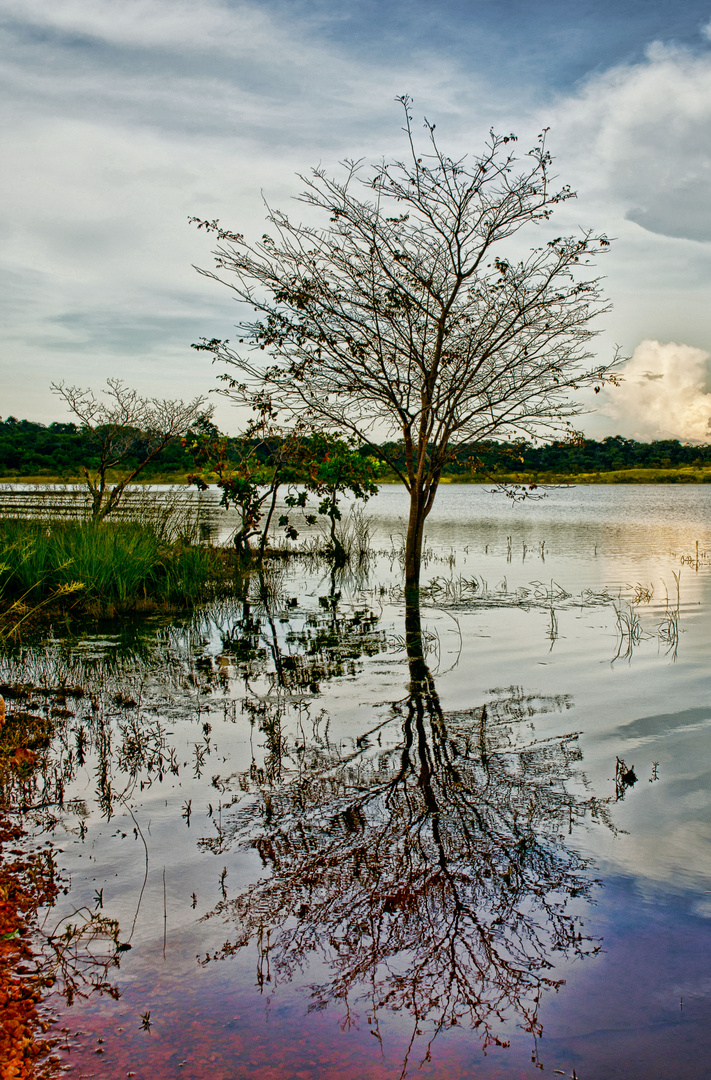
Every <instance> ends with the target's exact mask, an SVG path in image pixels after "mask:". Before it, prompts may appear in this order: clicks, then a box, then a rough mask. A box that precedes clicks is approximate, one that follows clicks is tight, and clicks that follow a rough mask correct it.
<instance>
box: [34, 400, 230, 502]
mask: <svg viewBox="0 0 711 1080" xmlns="http://www.w3.org/2000/svg"><path fill="white" fill-rule="evenodd" d="M106 385H107V389H106V390H104V391H103V393H104V397H105V400H103V401H102V400H100V399H99V398H97V397H96V396H95V395H94V391H93V390H90V389H82V388H81V387H78V386H65V385H64V383H52V384H51V388H52V391H53V393H55V394H57V395H58V396H59V397H61V398H62V400H63V401H64V402H65V404H66V405H67V407H68V408H69V409H70V411H71V412H72V413H73V414H74V416H76V417H77V418H78V419H79V420H80V421H81V423H82V426H83V430H84V431H85V432H86V433H87V434H88V435H89V436H90V438H91V443H92V445H93V448H94V450H95V452H96V455H97V460H96V463H95V464H92V465H89V464H86V465H82V472H83V473H84V477H85V479H86V485H87V487H88V489H89V491H90V493H91V499H92V502H91V516H92V518H93V519H94V520H95V521H103V520H104V518H106V517H107V516H108V515H109V514H110V513H111V512H112V511H114V510H115V509H116V507H117V506H118V505H119V503H120V501H121V498H122V496H123V493H124V491H125V490H126V487H127V485H128V484H130V483H132V482H133V481H134V480H135V479H136V478H137V477H138V476H139V475H140V474H141V473H142V472H143V470H144V469H145V467H146V465H148V464H149V462H151V461H153V459H154V458H155V457H156V456H157V455H158V454H160V452H161V450H165V448H166V446H167V445H168V443H169V442H171V440H172V439H175V438H177V437H178V436H180V435H183V434H185V432H186V431H187V430H188V429H189V428H190V425H191V424H193V423H194V422H195V421H197V420H198V418H199V417H200V416H203V417H207V418H209V416H211V415H212V410H211V409H206V408H205V403H206V399H205V398H204V397H196V398H194V399H193V400H192V401H190V402H187V403H186V402H184V401H170V400H160V399H158V398H147V397H142V396H141V395H140V394H139V393H138V392H137V391H136V390H132V389H131V388H130V387H128V386H126V385H125V384H124V383H123V382H122V380H121V379H107V380H106ZM121 468H127V472H126V474H125V476H124V477H123V478H122V479H120V480H117V481H116V483H114V484H110V483H109V482H108V472H109V469H121Z"/></svg>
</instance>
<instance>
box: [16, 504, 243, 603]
mask: <svg viewBox="0 0 711 1080" xmlns="http://www.w3.org/2000/svg"><path fill="white" fill-rule="evenodd" d="M233 579H234V559H233V558H232V556H231V553H230V552H228V551H225V550H222V549H218V548H213V547H210V546H205V545H196V544H193V543H189V542H187V540H186V539H185V538H183V539H172V540H171V539H167V538H165V536H164V535H163V536H162V535H161V530H157V529H156V528H155V527H154V526H153V524H152V523H149V524H141V523H138V522H127V521H123V522H122V521H118V522H105V523H102V524H94V523H93V522H88V521H84V522H78V521H51V520H28V519H20V518H3V519H0V603H2V605H3V606H4V608H5V611H6V612H7V611H8V609H9V608H10V607H14V608H15V613H16V614H20V615H21V614H22V612H23V611H28V610H32V609H34V608H35V607H36V606H37V605H40V604H45V603H46V601H47V600H48V599H49V598H52V597H54V599H55V600H56V602H57V603H56V605H55V606H60V607H64V608H66V609H72V610H75V611H77V612H80V613H85V614H91V615H107V616H111V615H113V614H117V613H121V612H127V611H150V610H154V609H155V608H156V607H161V606H169V607H171V608H189V607H192V606H194V605H195V604H197V603H199V602H201V601H202V600H206V599H209V598H211V597H213V596H215V595H218V594H219V593H220V592H221V591H224V589H225V588H227V587H228V586H229V585H230V584H231V583H232V582H233Z"/></svg>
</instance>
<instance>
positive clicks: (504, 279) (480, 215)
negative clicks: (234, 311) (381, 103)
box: [192, 97, 616, 589]
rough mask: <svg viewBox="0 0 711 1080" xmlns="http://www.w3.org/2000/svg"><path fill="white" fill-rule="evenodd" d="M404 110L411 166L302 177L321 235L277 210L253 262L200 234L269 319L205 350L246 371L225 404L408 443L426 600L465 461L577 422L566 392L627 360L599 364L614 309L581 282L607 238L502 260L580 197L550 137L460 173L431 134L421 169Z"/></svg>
mask: <svg viewBox="0 0 711 1080" xmlns="http://www.w3.org/2000/svg"><path fill="white" fill-rule="evenodd" d="M399 100H400V101H401V104H402V106H403V108H404V110H405V129H404V130H405V132H406V136H407V144H408V156H407V158H406V159H405V160H394V161H390V162H383V163H382V164H380V165H378V166H376V167H375V168H374V169H372V170H370V171H367V170H365V169H364V167H363V165H362V163H360V162H353V161H347V162H345V163H344V170H345V176H344V178H343V179H342V180H336V179H331V178H329V177H328V176H327V175H326V173H325V171H324V170H323V169H321V168H318V169H315V170H313V171H312V173H311V175H310V176H309V177H308V178H303V177H302V179H303V180H304V182H305V184H306V189H305V191H304V192H303V193H302V195H301V196H299V198H300V200H301V201H302V202H304V203H306V204H307V205H308V206H310V207H311V208H312V209H314V210H316V211H321V212H322V213H323V214H325V215H326V216H327V219H328V220H327V224H325V225H324V227H322V228H316V227H313V226H310V225H299V224H294V223H293V222H292V221H290V219H289V218H288V216H287V215H286V214H284V213H282V212H280V211H271V210H270V212H269V217H268V220H269V222H270V223H271V225H272V226H273V228H274V235H273V236H271V235H264V236H263V237H262V239H261V240H260V241H258V242H257V243H254V244H251V243H249V242H248V241H247V240H245V238H244V237H243V236H242V235H241V234H239V233H233V232H230V231H228V230H226V229H223V228H222V227H221V226H220V224H219V222H217V221H200V220H199V219H197V218H193V219H192V220H193V221H195V222H197V223H198V226H199V227H202V228H205V229H207V230H208V231H212V232H215V233H216V234H217V239H218V241H219V244H218V247H217V248H216V251H215V255H216V266H217V271H216V272H211V271H205V270H202V271H200V272H201V273H203V274H206V276H208V277H212V278H215V279H216V280H218V281H222V282H223V283H224V284H227V285H228V286H229V287H230V288H231V289H232V290H233V292H234V293H235V294H236V296H237V297H238V298H239V299H240V300H242V301H244V302H245V303H247V304H249V305H250V306H251V308H252V309H253V310H255V311H256V312H257V315H258V318H257V320H256V321H255V320H253V321H249V322H243V323H240V324H239V326H238V329H239V331H240V333H241V337H240V344H242V345H245V346H246V352H245V351H240V350H235V349H234V348H232V347H231V346H230V344H229V342H228V341H220V340H217V339H213V340H211V341H203V342H202V343H201V344H200V345H199V346H197V347H198V348H204V349H208V350H210V351H211V352H213V353H214V354H215V356H216V357H217V358H219V359H221V360H223V361H226V362H227V364H229V365H232V366H234V367H236V368H237V369H238V371H239V376H238V377H237V378H232V377H231V376H230V375H229V374H228V375H227V376H226V378H227V387H226V393H228V394H232V395H235V396H237V397H239V396H240V394H241V392H242V391H243V390H244V389H245V388H248V392H254V388H255V387H257V386H258V387H260V388H261V389H262V391H263V392H266V393H268V394H269V395H270V396H271V398H272V400H273V401H274V402H275V403H276V405H277V407H279V408H280V409H282V410H288V411H289V412H290V413H291V414H292V415H293V416H304V415H306V416H308V417H309V418H310V420H311V422H317V423H320V424H321V425H322V426H323V427H324V428H325V429H330V430H337V431H339V432H341V433H342V432H343V431H344V430H345V431H350V432H351V433H352V434H353V435H355V436H356V437H357V438H358V439H359V440H362V441H366V442H368V441H371V440H373V439H374V437H375V434H376V433H377V434H379V436H380V437H382V434H383V432H386V433H387V434H388V435H397V436H399V437H400V438H402V439H403V441H404V444H405V450H406V468H405V469H404V470H402V469H400V468H398V467H397V465H396V464H395V462H394V461H392V460H389V459H388V458H387V455H386V454H384V455H382V456H383V457H384V458H385V460H386V461H387V464H388V465H389V467H390V468H392V469H393V471H394V472H395V473H397V474H398V475H399V477H400V479H401V480H402V482H403V483H404V485H405V486H406V488H407V490H408V492H409V495H410V513H409V521H408V529H407V540H406V556H405V577H406V587H408V588H414V589H416V587H417V585H418V583H419V574H420V560H421V551H422V538H423V529H424V524H425V520H426V518H427V515H428V514H429V512H430V510H431V509H432V505H433V503H434V499H435V495H436V493H437V488H438V485H439V481H440V477H441V475H442V470H443V469H444V467H445V466H446V465H447V464H448V462H449V461H450V460H451V458H452V457H453V455H454V453H455V449H456V444H457V443H461V442H465V441H480V440H483V439H488V438H491V437H492V436H499V437H502V436H505V437H512V436H516V435H519V436H520V435H532V436H536V435H537V436H540V435H546V434H551V433H553V432H555V431H557V430H559V429H560V428H561V427H564V426H565V424H566V422H567V421H568V420H569V418H570V417H572V416H575V415H577V414H578V413H579V412H580V411H581V408H580V405H579V404H577V403H575V402H574V401H571V400H570V393H571V391H575V390H577V389H579V388H580V387H583V386H587V385H595V386H599V385H600V383H601V382H603V381H605V380H606V379H607V380H609V379H610V378H611V377H612V375H611V372H612V369H613V367H614V365H615V363H616V359H615V360H613V362H612V363H610V364H591V360H592V354H591V353H590V352H588V351H587V349H586V346H587V343H588V342H589V340H590V338H591V337H592V335H593V333H594V331H593V330H592V329H591V328H590V320H591V318H592V317H593V316H594V315H595V314H597V313H599V312H601V311H604V310H606V305H605V302H604V300H603V298H602V296H601V292H600V287H599V279H587V280H578V278H577V272H578V271H579V270H580V268H581V267H583V266H587V265H589V264H590V262H591V260H592V259H593V258H594V257H595V256H596V255H597V254H599V253H600V252H601V251H603V250H604V249H606V248H607V247H608V246H609V241H608V240H607V239H606V238H605V237H604V236H602V235H600V236H595V235H593V234H592V233H591V232H583V233H582V234H581V235H579V236H574V237H555V238H552V239H547V240H545V241H544V242H542V243H541V241H540V240H539V246H537V247H534V248H533V249H532V250H530V251H529V253H528V254H527V255H525V256H524V257H522V258H519V257H515V258H514V257H512V256H509V257H506V256H505V254H504V252H503V250H501V247H502V242H503V241H506V240H508V239H509V238H511V237H512V236H513V235H514V234H516V233H518V232H519V230H521V229H522V228H523V227H524V226H530V225H536V224H538V225H539V226H540V224H541V223H544V222H546V221H547V220H548V219H549V217H550V215H551V213H552V211H553V210H554V209H555V208H556V206H558V205H559V204H560V203H562V202H565V201H566V200H567V199H570V198H572V197H573V193H572V192H571V191H570V189H569V188H567V187H563V188H561V189H559V190H555V189H553V188H551V182H550V178H549V168H550V163H551V158H550V155H549V153H548V151H547V149H546V146H545V133H543V134H542V135H541V136H540V138H539V140H538V142H537V144H536V146H534V148H533V149H532V150H531V151H529V154H528V160H527V161H526V162H525V163H523V164H522V163H520V162H519V161H517V159H516V157H515V156H514V153H513V149H512V148H513V146H514V143H515V138H514V136H499V135H495V134H493V132H492V134H491V136H490V139H489V142H488V143H487V145H486V147H485V149H484V151H483V153H482V154H480V155H478V156H474V157H472V158H470V159H466V158H461V159H459V160H455V159H452V158H449V157H447V156H446V155H445V154H444V153H443V151H442V150H441V149H440V147H439V145H438V143H437V141H436V139H435V134H434V132H435V125H434V124H430V123H428V122H427V121H425V128H426V131H427V134H428V139H429V145H428V148H427V151H426V152H421V151H420V150H418V149H417V148H416V145H415V138H414V135H413V131H412V118H411V115H410V112H409V105H410V102H409V99H408V98H406V97H403V98H400V99H399ZM361 193H362V194H361ZM253 350H256V356H255V354H254V352H253ZM263 351H266V352H267V353H268V355H269V360H268V362H267V363H264V362H263V361H262V360H261V353H262V352H263ZM250 353H251V355H250ZM373 452H376V453H377V452H378V451H377V448H376V447H375V446H374V445H373Z"/></svg>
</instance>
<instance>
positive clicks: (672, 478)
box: [0, 466, 711, 487]
mask: <svg viewBox="0 0 711 1080" xmlns="http://www.w3.org/2000/svg"><path fill="white" fill-rule="evenodd" d="M119 479H121V477H120V476H119V475H116V476H110V477H109V481H110V482H111V483H115V482H116V481H117V480H119ZM207 479H208V480H212V482H213V483H216V482H217V476H214V477H210V476H208V477H207ZM84 482H85V481H84V478H83V477H82V476H0V485H1V484H13V485H17V484H30V485H37V486H40V487H41V486H43V485H45V484H60V485H61V484H79V485H81V486H83V485H84ZM187 482H188V481H187V474H185V473H168V472H166V473H156V474H154V475H152V476H149V477H146V478H145V479H143V478H141V479H139V480H137V481H136V483H137V484H141V485H146V484H174V485H181V486H186V485H187ZM399 482H400V481H399V480H398V479H397V477H395V476H392V475H391V476H385V477H382V478H381V479H380V480H379V481H378V483H379V484H397V483H399ZM440 482H441V483H442V484H488V485H491V484H525V485H527V486H528V485H530V484H538V485H541V486H545V485H561V484H711V467H698V468H697V467H694V466H685V467H681V468H676V469H675V468H669V469H651V468H650V469H639V468H638V469H615V470H610V471H605V472H580V473H554V472H515V473H513V472H512V473H504V472H498V471H492V472H491V473H487V474H485V473H445V474H444V476H443V477H442V479H441V481H440Z"/></svg>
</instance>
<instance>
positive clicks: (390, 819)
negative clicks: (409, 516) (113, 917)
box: [202, 605, 607, 1075]
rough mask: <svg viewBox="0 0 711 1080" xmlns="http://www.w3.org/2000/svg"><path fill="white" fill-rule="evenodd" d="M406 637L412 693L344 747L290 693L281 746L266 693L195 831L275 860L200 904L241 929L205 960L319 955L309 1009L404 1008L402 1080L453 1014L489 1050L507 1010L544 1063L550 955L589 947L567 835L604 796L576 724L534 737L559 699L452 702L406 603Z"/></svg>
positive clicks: (513, 691)
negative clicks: (228, 777)
mask: <svg viewBox="0 0 711 1080" xmlns="http://www.w3.org/2000/svg"><path fill="white" fill-rule="evenodd" d="M406 644H407V654H408V661H409V669H410V672H409V673H410V685H409V693H408V695H407V697H405V698H404V699H403V700H401V701H398V702H395V703H394V704H393V705H392V706H391V708H390V711H389V714H388V716H387V718H386V719H385V721H384V722H383V723H382V724H380V725H379V726H378V727H377V728H375V729H373V731H371V732H370V733H368V734H367V735H366V736H364V737H362V738H361V739H359V740H358V741H357V742H356V744H355V745H354V746H353V749H352V751H351V752H348V753H344V750H343V747H342V745H341V744H340V742H339V743H337V744H334V743H333V742H332V741H331V740H330V738H329V734H328V719H327V717H325V715H324V714H323V713H322V714H321V715H320V716H319V718H317V719H316V720H314V721H313V723H312V724H311V725H310V727H311V730H310V733H309V734H307V733H306V728H307V726H308V725H307V724H305V723H304V719H305V715H306V714H305V713H304V707H303V705H302V706H299V708H300V709H301V723H300V738H299V739H297V740H296V742H295V743H294V745H293V748H292V749H291V753H290V754H286V753H284V746H285V745H286V737H285V735H284V730H283V729H284V725H285V723H286V719H287V714H288V711H289V707H290V706H289V704H288V699H286V698H282V699H280V698H278V697H277V698H272V699H271V700H263V701H262V702H261V703H260V705H259V710H258V711H259V716H258V719H259V723H260V727H261V729H262V731H263V732H264V733H265V735H266V737H267V738H266V743H267V746H266V751H267V758H268V764H269V767H268V768H266V769H257V768H255V767H254V766H253V768H252V770H251V772H250V774H249V775H244V776H242V777H240V788H241V791H240V794H239V795H238V796H237V797H236V798H235V799H234V801H233V803H232V810H231V814H228V815H227V817H226V815H225V809H224V807H223V815H222V824H221V829H220V835H219V837H217V838H216V839H214V840H213V839H204V840H203V841H202V845H203V846H204V847H205V848H207V849H215V845H216V844H217V845H219V849H220V850H222V851H224V850H225V847H226V846H227V845H228V844H233V845H234V844H236V845H239V846H242V847H253V848H256V849H257V850H258V852H259V854H260V856H261V858H262V861H263V864H264V867H265V869H266V870H268V871H269V873H268V874H266V875H265V876H263V877H262V878H261V879H260V880H259V881H257V882H256V883H255V884H253V885H252V886H251V887H249V888H248V889H247V890H245V891H244V892H242V893H240V894H239V895H237V896H234V897H229V896H228V897H226V898H225V899H224V900H222V901H221V902H220V903H219V904H218V905H217V907H215V908H214V909H213V911H212V912H210V913H209V914H208V915H206V916H205V918H207V919H211V918H224V919H226V920H228V921H229V922H230V923H232V924H234V926H235V927H237V928H238V930H237V933H236V935H235V937H234V938H233V939H231V940H230V941H228V942H227V943H226V944H225V945H224V946H223V947H222V949H220V950H219V951H217V952H215V953H212V954H207V955H206V956H204V957H203V958H202V960H203V962H204V963H208V962H209V961H211V960H215V959H218V958H224V957H226V956H228V955H230V954H232V953H234V952H235V951H236V950H237V949H239V948H241V947H244V946H246V945H247V944H248V943H249V942H250V941H252V940H254V941H256V942H257V944H258V950H259V969H258V977H259V981H260V983H262V984H263V982H264V981H266V980H267V979H269V980H273V981H274V982H279V981H281V980H288V979H290V978H292V977H293V976H294V975H295V974H296V973H297V972H300V971H302V970H303V969H304V967H305V965H306V963H307V961H308V960H309V959H311V960H315V959H317V958H318V959H320V960H321V962H322V965H323V966H322V968H321V970H322V971H323V972H324V973H325V974H323V976H322V978H321V980H320V981H319V982H315V983H313V984H311V986H310V988H309V989H310V994H311V1008H312V1009H324V1008H326V1007H327V1006H328V1005H329V1004H330V1003H333V1002H338V1003H340V1005H341V1006H342V1007H343V1008H344V1009H345V1024H346V1026H347V1025H349V1024H350V1023H352V1022H353V1021H354V1020H355V1019H356V1017H357V1014H358V1013H359V1011H364V1012H365V1014H366V1016H367V1020H368V1023H369V1024H371V1025H373V1026H372V1030H373V1031H374V1033H375V1034H376V1035H378V1037H380V1032H379V1016H380V1014H381V1012H382V1010H399V1011H401V1013H403V1014H404V1013H409V1015H410V1017H411V1025H412V1026H411V1037H410V1043H409V1046H408V1050H407V1055H406V1057H405V1061H404V1064H403V1075H404V1074H405V1072H406V1071H407V1068H408V1060H409V1058H410V1056H411V1055H412V1053H413V1047H414V1046H415V1043H416V1042H417V1041H418V1039H419V1037H422V1038H423V1039H424V1041H425V1043H426V1049H425V1051H424V1054H425V1057H429V1053H430V1047H431V1043H432V1040H433V1039H434V1037H435V1036H436V1035H437V1033H438V1032H440V1031H441V1030H442V1029H443V1028H445V1027H450V1026H454V1025H466V1026H468V1027H470V1028H473V1029H477V1031H478V1034H479V1037H480V1039H481V1041H482V1044H483V1047H484V1049H486V1047H487V1046H490V1045H491V1044H498V1045H507V1042H506V1039H505V1038H504V1034H503V1032H504V1028H503V1025H504V1023H505V1022H506V1021H510V1020H511V1019H516V1021H517V1022H518V1024H519V1025H520V1026H522V1027H523V1028H524V1029H525V1030H526V1031H527V1032H529V1033H530V1034H531V1035H532V1036H533V1039H534V1044H533V1055H534V1059H535V1060H537V1050H536V1040H537V1038H538V1036H539V1035H540V1034H541V1024H540V1020H539V1007H540V1003H541V998H542V994H543V992H544V990H545V989H547V988H557V987H558V986H559V985H560V984H561V982H562V981H563V980H562V979H560V978H558V977H556V975H555V973H554V971H553V959H552V958H554V957H555V956H556V954H557V955H558V957H560V956H561V954H562V956H563V957H564V958H567V959H571V958H574V957H581V956H584V955H587V954H590V953H594V952H596V951H597V950H598V946H597V945H596V944H595V942H593V941H592V940H590V939H589V938H586V937H585V935H584V933H583V929H582V925H581V922H580V916H579V910H580V905H579V904H578V905H576V904H575V903H571V901H574V900H575V899H576V898H587V897H588V896H589V894H590V890H591V888H592V886H593V881H592V879H591V874H590V866H589V863H588V861H587V860H586V859H585V858H584V857H582V856H581V855H580V854H579V853H577V852H576V851H575V850H574V849H572V848H571V847H569V846H567V845H566V844H565V842H564V840H563V836H564V834H565V833H568V832H570V831H571V830H572V827H573V825H574V824H575V823H577V822H581V821H582V820H583V819H586V818H592V819H596V820H602V821H603V822H605V823H607V811H606V805H605V802H604V801H600V800H597V799H596V798H594V797H592V796H590V795H588V794H585V793H584V794H580V793H579V792H580V791H581V790H582V791H584V788H581V787H580V785H579V784H577V785H576V783H575V781H576V779H579V776H577V775H576V774H577V773H578V763H579V761H580V759H581V752H580V749H579V747H578V744H577V736H576V734H575V733H571V734H567V735H564V736H557V737H555V738H550V739H536V738H535V735H534V732H533V728H532V725H531V723H530V718H531V717H532V716H534V715H535V714H536V713H544V712H551V711H563V710H565V709H566V708H567V707H568V706H569V704H570V702H569V700H568V699H566V698H545V697H536V696H526V695H525V694H524V693H523V691H522V690H521V689H519V688H516V687H511V688H509V689H508V690H500V691H495V692H494V693H493V697H492V700H490V701H488V702H487V703H486V704H483V705H479V706H476V707H473V708H471V709H467V710H463V711H460V712H449V713H445V712H444V711H443V709H442V707H441V704H440V701H439V698H438V695H437V690H436V687H435V681H434V678H433V676H432V674H431V672H430V670H429V668H428V666H427V663H426V659H425V656H424V651H423V637H422V630H421V622H420V612H419V609H418V608H417V607H416V606H412V605H410V606H409V607H408V610H407V617H406ZM255 708H256V706H255ZM275 745H278V746H279V747H280V752H279V754H278V755H275V754H274V753H273V747H274V746H275ZM576 788H577V791H578V793H577V794H576V793H574V791H573V789H576ZM576 908H577V909H578V910H577V911H576Z"/></svg>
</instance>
